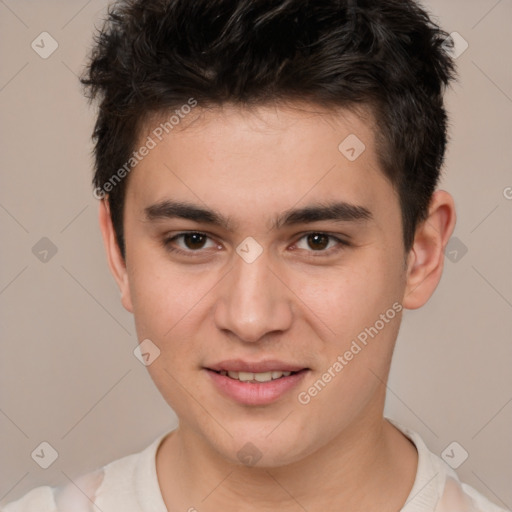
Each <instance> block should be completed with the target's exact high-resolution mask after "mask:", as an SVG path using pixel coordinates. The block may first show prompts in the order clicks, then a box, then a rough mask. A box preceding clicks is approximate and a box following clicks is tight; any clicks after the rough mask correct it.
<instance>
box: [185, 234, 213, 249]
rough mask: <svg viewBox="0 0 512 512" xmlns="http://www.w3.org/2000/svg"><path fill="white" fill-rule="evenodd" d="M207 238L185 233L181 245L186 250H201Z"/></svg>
mask: <svg viewBox="0 0 512 512" xmlns="http://www.w3.org/2000/svg"><path fill="white" fill-rule="evenodd" d="M207 238H208V237H207V236H206V235H203V234H202V233H186V234H184V235H183V243H184V244H185V247H186V248H187V249H191V250H194V249H202V248H203V246H204V244H205V242H206V239H207Z"/></svg>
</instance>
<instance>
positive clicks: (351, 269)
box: [118, 106, 407, 466]
mask: <svg viewBox="0 0 512 512" xmlns="http://www.w3.org/2000/svg"><path fill="white" fill-rule="evenodd" d="M197 112H198V113H199V112H200V111H199V107H197ZM200 113H201V115H200V116H199V117H197V118H195V120H194V122H193V123H188V124H187V125H186V127H185V128H184V129H181V128H180V127H178V128H177V129H174V130H173V131H172V132H170V133H169V134H168V135H167V136H166V137H163V138H162V140H161V141H159V140H158V139H157V138H155V137H154V136H153V139H155V141H156V142H157V144H156V146H155V147H154V148H153V149H151V150H150V151H149V154H148V155H147V156H145V157H144V158H143V159H142V160H141V161H140V162H139V163H138V164H137V166H136V168H135V169H134V170H133V171H132V173H131V174H130V176H129V182H128V185H127V195H126V203H125V210H124V211H125V213H124V215H125V216H124V232H125V241H126V266H125V267H124V268H122V269H121V271H120V273H119V275H118V281H119V283H120V286H121V291H122V300H123V304H124V305H125V307H126V308H127V309H128V310H130V311H132V312H133V313H134V317H135V323H136V330H137V335H138V338H139V341H142V340H151V344H154V346H156V347H157V348H158V350H159V351H160V353H159V356H158V357H157V358H156V359H155V360H154V361H153V362H152V363H151V364H150V365H149V366H148V370H149V372H150V374H151V377H152V378H153V380H154V382H155V383H156V385H157V387H158V389H159V390H160V392H161V393H162V395H163V397H164V398H165V400H166V401H167V402H168V403H169V405H170V406H171V407H172V408H173V410H174V411H175V412H176V414H177V415H178V417H179V419H180V429H181V430H182V431H183V432H184V433H188V436H189V438H190V439H194V440H195V442H197V443H199V444H202V445H203V446H204V447H205V448H206V449H210V450H212V452H214V453H216V454H219V455H221V456H222V457H224V458H225V459H227V460H229V461H233V462H238V461H239V460H242V459H244V458H247V457H249V458H250V457H251V456H253V457H255V458H258V457H259V456H260V455H261V459H260V460H261V462H260V464H266V465H268V466H277V465H282V464H286V463H290V462H293V461H297V460H299V459H302V458H304V457H306V456H307V455H309V454H311V453H313V452H315V451H317V450H320V449H322V447H324V446H326V445H328V444H329V443H333V442H335V441H336V439H339V438H340V436H343V435H345V436H347V435H350V432H351V431H353V430H354V429H355V428H356V426H361V425H362V424H364V423H365V422H368V421H374V420H375V419H376V418H377V417H380V416H381V415H382V407H383V401H384V395H383V391H382V388H383V386H382V382H381V380H384V379H385V378H386V376H387V372H388V369H389V365H390V359H391V353H392V350H393V346H394V342H395V339H396V336H397V333H398V329H399V323H400V317H401V309H402V300H403V298H404V293H405V291H406V284H407V282H406V280H407V276H406V268H405V266H404V258H405V254H404V247H403V242H402V225H401V215H400V206H399V200H398V196H397V194H396V193H395V190H394V188H393V187H392V185H391V184H390V182H389V181H388V180H387V179H386V178H385V176H384V175H383V173H382V171H381V170H380V168H379V163H378V157H377V148H376V146H375V141H374V134H373V129H372V123H371V119H370V118H369V117H366V118H360V117H358V116H356V115H355V114H354V113H350V112H348V111H339V112H337V113H336V115H335V114H334V113H333V112H319V111H315V112H313V111H307V110H304V109H302V110H301V109H294V108H290V107H287V108H285V107H282V108H275V107H259V108H257V109H252V110H250V111H247V110H242V109H241V108H240V107H235V106H231V107H228V106H225V107H223V109H222V110H221V109H217V110H212V111H203V112H200ZM192 115H193V114H190V116H192ZM195 115H196V116H197V114H195ZM185 122H186V120H185ZM157 124H158V123H157ZM184 126H185V124H184ZM152 129H154V126H153V127H152V126H149V127H148V129H147V133H143V134H142V137H141V140H142V141H146V140H147V139H146V138H147V136H148V135H149V136H151V132H152ZM347 137H349V139H347ZM355 137H357V139H356V138H355ZM345 139H347V142H345V143H343V144H342V145H341V149H340V148H339V146H340V144H341V143H342V142H343V141H345ZM361 143H362V144H364V146H365V149H364V151H363V152H362V153H361V154H360V155H359V156H358V153H359V152H360V150H361V149H362V148H363V146H362V145H361ZM351 148H353V149H354V151H352V150H351ZM355 157H356V158H355ZM146 343H148V342H146ZM150 346H151V347H153V345H150ZM152 350H153V351H156V349H155V348H153V349H152ZM150 352H151V351H150ZM156 352H157V351H156ZM227 371H230V372H235V373H231V376H230V375H226V372H227ZM238 372H241V373H238ZM272 372H274V373H272ZM282 372H292V373H291V374H289V375H288V373H284V374H283V373H282ZM252 374H256V375H252ZM237 378H238V380H237ZM272 378H273V380H269V379H272ZM239 379H242V380H239ZM244 379H245V380H246V379H249V380H250V381H249V382H244V381H243V380H244ZM256 380H258V382H254V381H256ZM247 443H252V445H254V446H252V445H248V444H247Z"/></svg>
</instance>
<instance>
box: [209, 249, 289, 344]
mask: <svg viewBox="0 0 512 512" xmlns="http://www.w3.org/2000/svg"><path fill="white" fill-rule="evenodd" d="M283 281H284V279H282V278H280V277H278V274H277V272H276V270H274V269H273V268H271V267H270V265H269V258H268V257H267V252H266V251H263V253H262V254H261V255H260V256H259V257H258V258H257V259H256V260H255V261H253V262H252V263H248V262H247V261H245V260H244V259H243V258H241V257H239V256H238V255H237V254H235V255H234V264H233V268H232V269H231V271H230V272H229V273H228V274H227V276H226V278H225V279H223V280H222V282H221V286H220V287H219V292H218V293H219V296H218V299H217V304H216V308H215V323H216V325H217V327H218V328H219V329H221V330H224V331H230V332H231V333H233V334H234V335H236V337H238V338H239V339H240V340H242V341H244V342H249V343H250V342H257V341H258V340H260V339H262V338H263V337H264V336H266V335H268V334H269V333H274V334H275V333H277V332H283V331H286V330H287V329H288V328H289V327H290V325H291V322H292V307H291V304H292V300H291V299H292V295H293V294H292V292H291V291H290V290H289V289H288V288H287V287H286V285H285V284H284V282H283Z"/></svg>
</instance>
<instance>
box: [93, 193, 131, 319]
mask: <svg viewBox="0 0 512 512" xmlns="http://www.w3.org/2000/svg"><path fill="white" fill-rule="evenodd" d="M98 213H99V224H100V229H101V235H102V237H103V243H104V245H105V250H106V253H107V261H108V266H109V268H110V272H111V273H112V275H113V276H114V279H115V280H116V283H117V286H118V287H119V291H120V292H121V303H122V304H123V306H124V308H125V309H126V310H128V311H130V313H132V312H133V306H132V300H131V295H130V286H129V282H128V273H127V271H126V263H125V260H124V258H123V256H122V254H121V250H120V249H119V245H118V243H117V238H116V235H115V230H114V226H113V225H112V218H111V216H110V208H109V203H108V199H106V198H104V199H102V200H101V201H100V205H99V212H98Z"/></svg>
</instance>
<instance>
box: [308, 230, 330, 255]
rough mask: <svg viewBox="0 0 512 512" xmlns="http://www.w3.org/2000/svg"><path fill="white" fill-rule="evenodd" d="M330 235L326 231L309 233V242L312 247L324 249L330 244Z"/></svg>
mask: <svg viewBox="0 0 512 512" xmlns="http://www.w3.org/2000/svg"><path fill="white" fill-rule="evenodd" d="M329 238H330V237H329V235H326V234H324V233H311V234H310V235H308V244H309V247H311V249H314V250H315V251H317V250H323V249H325V248H326V247H327V246H328V245H329Z"/></svg>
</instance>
